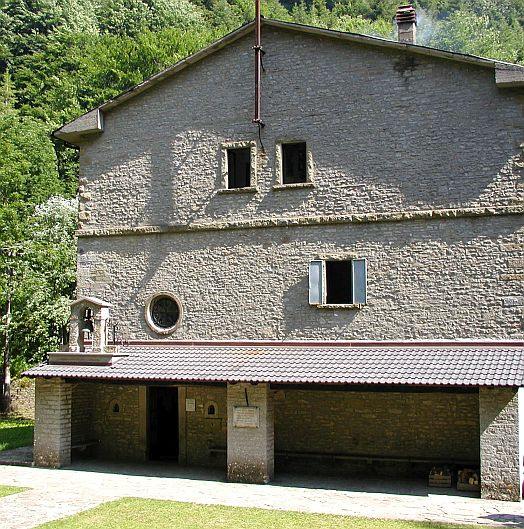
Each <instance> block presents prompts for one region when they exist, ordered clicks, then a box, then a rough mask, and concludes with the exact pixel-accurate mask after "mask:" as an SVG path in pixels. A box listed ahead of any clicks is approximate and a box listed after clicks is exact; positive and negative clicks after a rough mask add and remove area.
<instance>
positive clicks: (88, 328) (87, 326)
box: [81, 318, 95, 333]
mask: <svg viewBox="0 0 524 529" xmlns="http://www.w3.org/2000/svg"><path fill="white" fill-rule="evenodd" d="M94 330H95V327H94V325H93V321H92V320H88V319H87V318H86V319H84V325H83V326H82V329H81V331H82V332H91V333H92V332H93V331H94Z"/></svg>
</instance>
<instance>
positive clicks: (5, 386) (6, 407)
mask: <svg viewBox="0 0 524 529" xmlns="http://www.w3.org/2000/svg"><path fill="white" fill-rule="evenodd" d="M10 290H11V289H10V288H8V289H7V301H6V305H5V334H4V362H3V366H2V371H3V372H2V375H3V381H2V402H1V403H0V405H1V412H2V413H9V412H10V411H11V370H10V367H11V359H10V358H9V327H10V324H11V292H10Z"/></svg>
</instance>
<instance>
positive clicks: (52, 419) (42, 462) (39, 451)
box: [34, 378, 72, 468]
mask: <svg viewBox="0 0 524 529" xmlns="http://www.w3.org/2000/svg"><path fill="white" fill-rule="evenodd" d="M71 396H72V386H71V384H66V383H65V382H64V381H63V380H62V379H59V378H53V379H51V380H46V379H37V380H36V385H35V417H36V419H35V441H34V461H35V464H36V465H37V466H42V467H51V468H59V467H62V466H67V465H69V464H70V463H71V401H72V398H71Z"/></svg>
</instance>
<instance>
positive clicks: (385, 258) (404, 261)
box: [79, 216, 524, 340]
mask: <svg viewBox="0 0 524 529" xmlns="http://www.w3.org/2000/svg"><path fill="white" fill-rule="evenodd" d="M521 224H522V222H521V219H520V218H519V217H516V216H511V217H491V218H489V217H483V218H476V219H467V218H463V219H456V218H451V219H446V220H428V221H422V220H419V221H414V222H399V223H376V224H359V225H333V226H318V227H314V226H309V227H289V228H271V229H260V230H240V231H228V230H222V231H218V232H197V233H181V234H165V235H152V236H138V235H135V236H120V237H111V238H105V237H93V238H90V239H81V240H80V242H79V246H80V251H81V252H83V254H81V255H80V266H81V267H82V268H81V273H80V276H79V290H80V292H81V293H86V292H88V291H91V290H96V289H98V290H100V292H99V295H100V296H101V297H104V298H105V299H109V300H110V301H111V303H112V304H113V305H114V309H112V316H113V317H114V318H115V319H116V320H117V321H118V322H119V325H120V332H122V334H123V335H124V337H125V338H128V339H149V338H154V339H161V338H163V337H162V336H159V335H155V334H154V333H153V332H152V331H151V329H150V328H149V327H148V326H147V324H146V321H145V318H144V307H145V305H146V302H147V300H148V298H149V297H150V296H151V295H152V294H154V293H156V292H158V291H163V290H169V291H172V292H173V293H174V294H176V295H177V297H178V298H179V299H180V300H181V302H182V305H183V307H184V316H183V319H182V321H181V323H180V326H179V327H178V329H177V330H176V331H175V332H174V333H173V334H171V335H170V336H168V337H167V338H168V339H169V338H171V339H202V338H205V339H276V340H284V339H323V340H326V339H334V340H336V339H371V340H374V339H377V340H381V339H390V340H391V339H393V340H394V339H435V338H447V339H457V338H472V339H476V338H516V339H522V337H523V331H522V325H523V312H522V311H523V307H524V305H522V303H523V301H522V300H523V299H524V298H523V295H524V281H522V280H521V278H522V277H524V274H523V273H522V272H523V271H524V269H523V268H520V264H522V263H520V261H515V259H516V258H518V257H519V256H521V255H522V245H523V241H524V232H523V231H522V228H521ZM324 255H356V256H358V257H365V258H366V259H367V264H368V288H367V291H368V296H367V297H368V304H367V306H365V307H364V308H362V309H361V310H338V311H336V310H325V309H318V308H316V307H311V306H310V305H309V304H308V266H309V262H310V261H311V260H312V259H315V258H317V257H319V256H324ZM82 263H89V266H87V265H86V267H85V268H84V267H83V264H82ZM233 278H234V279H233ZM255 299H256V300H257V302H256V303H254V302H253V300H255Z"/></svg>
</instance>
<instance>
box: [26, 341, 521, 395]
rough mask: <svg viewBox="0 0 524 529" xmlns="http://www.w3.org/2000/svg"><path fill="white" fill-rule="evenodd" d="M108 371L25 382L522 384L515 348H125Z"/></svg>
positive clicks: (39, 370)
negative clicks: (66, 379)
mask: <svg viewBox="0 0 524 529" xmlns="http://www.w3.org/2000/svg"><path fill="white" fill-rule="evenodd" d="M121 352H123V353H126V354H128V355H129V356H125V357H122V358H120V359H119V360H117V361H116V362H115V363H113V365H110V366H93V365H91V366H89V365H48V364H43V365H40V366H37V367H34V368H32V369H30V370H28V371H26V373H25V374H26V375H27V376H30V377H65V378H71V379H86V380H113V381H116V380H122V381H137V382H147V381H149V382H154V381H158V382H160V381H164V382H271V383H282V384H305V383H320V384H392V385H395V384H408V385H439V386H440V385H443V386H448V385H450V386H524V347H523V346H522V344H521V343H518V345H492V344H489V345H453V346H438V345H430V346H418V345H409V346H391V345H378V346H377V345H373V346H369V345H368V346H366V345H334V344H330V345H325V346H323V345H310V344H307V343H305V344H301V345H296V344H294V345H285V344H282V345H257V344H256V343H254V344H253V345H238V346H237V345H176V346H173V345H170V346H159V345H140V346H139V345H128V346H124V347H122V348H121Z"/></svg>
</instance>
